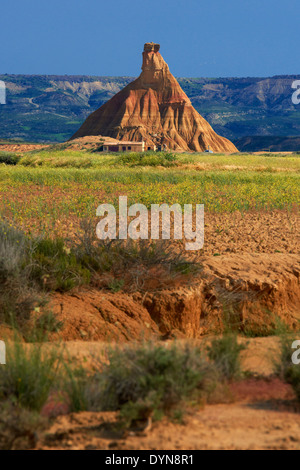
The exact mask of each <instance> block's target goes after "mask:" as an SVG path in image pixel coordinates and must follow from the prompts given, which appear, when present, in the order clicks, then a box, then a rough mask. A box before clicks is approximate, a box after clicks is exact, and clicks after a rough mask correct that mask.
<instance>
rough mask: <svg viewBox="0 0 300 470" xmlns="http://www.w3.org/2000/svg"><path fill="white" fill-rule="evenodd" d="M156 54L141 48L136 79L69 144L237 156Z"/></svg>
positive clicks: (151, 45) (150, 45) (149, 46)
mask: <svg viewBox="0 0 300 470" xmlns="http://www.w3.org/2000/svg"><path fill="white" fill-rule="evenodd" d="M159 49H160V46H159V44H154V43H147V44H145V46H144V52H143V65H142V73H141V75H140V76H139V78H138V79H137V80H135V81H134V82H132V83H130V84H129V85H127V86H126V87H125V88H124V89H123V90H121V91H120V92H119V93H117V94H116V95H115V96H114V97H113V98H111V99H110V100H109V101H108V102H107V103H105V104H104V105H103V106H101V108H99V109H98V110H97V111H95V112H94V113H93V114H91V115H90V116H89V117H88V118H87V120H86V121H85V122H84V124H83V125H82V127H81V128H80V129H79V130H78V131H77V132H76V134H75V135H74V136H73V137H72V139H74V138H78V137H85V136H90V135H102V136H109V137H113V138H115V139H119V140H131V141H141V140H144V141H146V143H147V144H148V145H158V146H160V145H161V146H164V145H165V146H166V147H167V148H169V149H172V150H187V151H189V150H192V151H204V150H206V149H208V148H210V149H211V150H213V151H214V152H235V151H237V149H236V147H235V146H234V145H233V144H232V143H231V142H230V141H229V140H227V139H225V138H224V137H220V136H219V135H217V134H216V133H215V132H214V130H213V129H212V127H211V126H210V125H209V124H208V122H207V121H206V120H205V119H204V118H203V117H202V116H200V114H199V113H198V112H197V111H196V110H195V109H194V108H193V106H192V104H191V102H190V100H189V98H188V97H187V95H186V94H185V93H184V91H183V90H182V89H181V87H180V85H179V83H178V82H177V80H176V79H175V77H173V75H172V74H171V73H170V70H169V67H168V65H167V64H166V62H165V61H164V59H163V58H162V56H161V54H160V52H159Z"/></svg>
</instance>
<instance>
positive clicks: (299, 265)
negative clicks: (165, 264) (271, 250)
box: [51, 253, 300, 342]
mask: <svg viewBox="0 0 300 470" xmlns="http://www.w3.org/2000/svg"><path fill="white" fill-rule="evenodd" d="M299 287H300V260H299V256H298V255H293V254H279V253H276V254H272V255H271V254H264V253H263V254H252V255H249V254H247V255H242V254H241V255H234V256H233V255H222V256H218V257H207V258H205V259H204V260H203V270H202V272H201V273H200V274H199V275H198V277H197V278H196V279H193V283H192V284H191V285H184V284H182V285H178V280H176V282H175V284H174V286H173V287H172V285H170V286H168V287H167V288H165V287H162V288H155V289H153V288H151V283H148V285H147V284H146V285H145V286H144V291H143V292H142V293H141V292H135V291H134V290H133V291H131V292H118V293H115V294H112V293H109V292H107V290H104V289H103V290H102V291H101V290H99V289H94V290H86V291H78V292H73V293H69V294H63V295H61V294H56V295H55V296H54V297H53V301H52V304H51V307H52V309H53V312H54V313H55V314H56V316H57V319H58V320H59V321H61V322H63V327H62V329H61V331H59V332H58V333H55V334H53V335H52V337H51V338H52V340H57V339H63V340H64V341H70V340H77V339H78V340H85V341H99V340H101V341H118V342H120V341H121V342H122V341H131V340H141V339H144V338H146V339H147V338H152V339H158V338H174V337H179V338H182V337H188V338H199V337H201V336H202V335H204V334H214V333H216V332H220V331H222V329H223V327H224V321H226V322H227V323H230V324H231V325H234V326H237V327H239V329H240V330H242V331H244V332H245V333H248V334H252V335H253V334H255V335H258V336H259V335H265V334H269V333H270V332H272V330H274V328H275V326H276V323H277V321H278V318H280V319H281V320H282V321H283V322H285V323H286V324H287V325H289V326H290V327H291V328H295V329H297V328H298V322H299V318H300V288H299Z"/></svg>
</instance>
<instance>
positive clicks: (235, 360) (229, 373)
mask: <svg viewBox="0 0 300 470" xmlns="http://www.w3.org/2000/svg"><path fill="white" fill-rule="evenodd" d="M244 349H246V346H244V345H241V344H238V341H237V336H236V335H235V334H233V333H227V334H224V335H223V336H222V338H217V339H214V340H213V341H212V342H211V345H210V346H208V348H207V351H208V357H209V359H210V360H211V361H213V363H214V364H215V366H216V368H217V369H218V370H219V372H220V374H221V376H222V377H223V378H225V379H226V380H234V379H238V378H240V376H241V363H240V353H241V351H243V350H244Z"/></svg>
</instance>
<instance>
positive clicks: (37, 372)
mask: <svg viewBox="0 0 300 470" xmlns="http://www.w3.org/2000/svg"><path fill="white" fill-rule="evenodd" d="M60 359H61V358H60V354H59V352H58V351H57V350H55V349H54V348H53V349H52V350H50V351H49V350H48V351H47V352H45V353H43V352H42V349H41V346H40V345H34V346H33V345H32V346H31V347H30V348H28V347H26V345H24V344H21V343H20V342H19V341H15V342H14V343H13V344H10V343H9V344H8V346H7V364H6V366H5V367H1V368H0V399H1V400H7V399H11V398H14V399H15V401H16V403H17V404H18V405H19V406H22V407H24V408H27V409H29V410H35V411H40V410H41V408H42V407H43V405H44V404H45V402H46V400H47V398H48V396H49V393H50V390H51V388H52V387H53V386H54V383H55V381H56V380H57V379H58V371H59V366H60Z"/></svg>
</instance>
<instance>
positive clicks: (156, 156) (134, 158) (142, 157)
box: [117, 152, 176, 167]
mask: <svg viewBox="0 0 300 470" xmlns="http://www.w3.org/2000/svg"><path fill="white" fill-rule="evenodd" d="M117 162H118V163H119V164H121V165H126V166H129V167H135V166H164V167H172V166H175V165H176V156H175V155H173V154H172V153H166V152H145V153H135V152H132V153H124V154H123V155H121V156H120V157H119V158H118V160H117Z"/></svg>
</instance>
